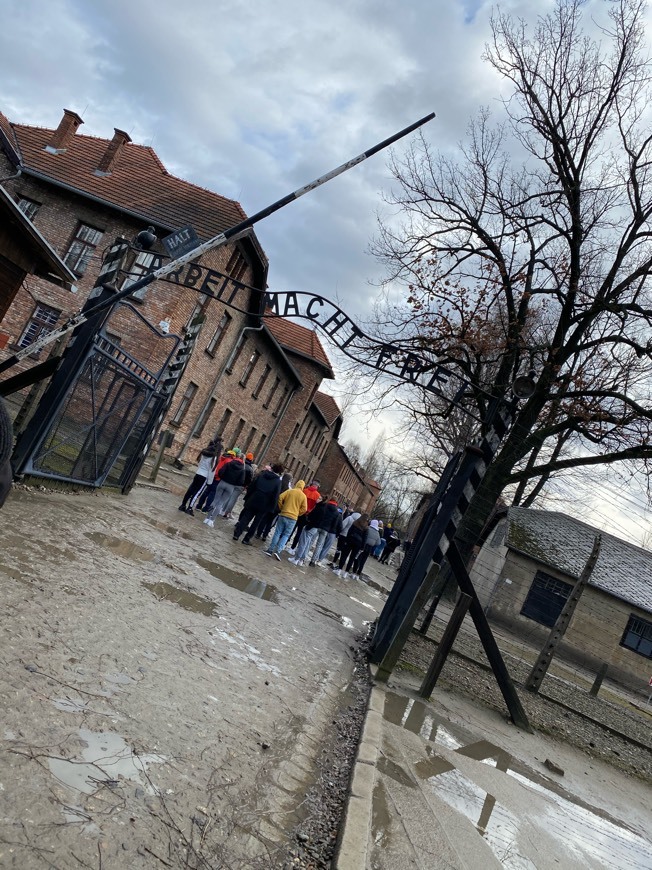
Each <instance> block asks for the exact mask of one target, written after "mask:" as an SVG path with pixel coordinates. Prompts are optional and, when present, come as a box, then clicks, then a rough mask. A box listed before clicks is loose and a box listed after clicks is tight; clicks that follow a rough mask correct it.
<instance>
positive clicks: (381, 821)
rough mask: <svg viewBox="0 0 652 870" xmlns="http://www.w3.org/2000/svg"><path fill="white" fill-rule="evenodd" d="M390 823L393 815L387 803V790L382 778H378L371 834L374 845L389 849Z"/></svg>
mask: <svg viewBox="0 0 652 870" xmlns="http://www.w3.org/2000/svg"><path fill="white" fill-rule="evenodd" d="M390 823H391V816H390V814H389V806H388V804H387V790H386V789H385V786H384V784H383V781H382V780H376V786H375V788H374V795H373V802H372V806H371V836H372V838H373V842H374V845H375V846H376V847H378V848H380V849H387V848H388V846H389V842H390V838H389V827H390Z"/></svg>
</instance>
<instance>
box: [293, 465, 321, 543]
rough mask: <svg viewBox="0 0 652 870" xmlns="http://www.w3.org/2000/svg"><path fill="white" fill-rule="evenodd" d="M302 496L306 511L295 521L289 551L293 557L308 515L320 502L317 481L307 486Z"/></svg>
mask: <svg viewBox="0 0 652 870" xmlns="http://www.w3.org/2000/svg"><path fill="white" fill-rule="evenodd" d="M303 494H304V495H305V497H306V501H307V502H308V510H307V511H306V512H305V514H303V516H301V517H299V519H298V520H297V525H296V529H295V533H294V540H293V541H292V544H291V546H290V549H289V551H288V552H289V553H290V555H292V556H294V554H295V552H296V549H297V547H298V546H299V540H300V538H301V533H302V532H303V530H304V529H305V527H306V523H307V522H308V514H309V513H310V511H311V510H312V509H313V508H314V506H315V505H316V504H317V502H319V501H321V496H320V495H319V481H318V480H313V482H312V483H311V484H310V486H307V487H306V488H305V489H304V491H303Z"/></svg>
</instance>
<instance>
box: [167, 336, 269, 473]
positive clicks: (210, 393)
mask: <svg viewBox="0 0 652 870" xmlns="http://www.w3.org/2000/svg"><path fill="white" fill-rule="evenodd" d="M264 328H265V324H264V323H263V324H261V325H260V326H245V327H243V329H241V330H240V333H239V335H238V338H237V339H236V342H235V344H234V345H233V348H232V349H231V353H230V354H229V356H228V358H227V360H226V362H225V363H224V365H223V366H222V368H221V369H220V371H219V373H218V375H217V377H216V378H215V380H214V381H213V385H212V387H211V388H210V390H209V391H208V396H207V397H206V401H205V402H204V405H203V407H202V409H201V411H200V412H199V414H197V416H196V417H195V422H194V423H193V425H192V428H191V430H190V432H189V433H188V437H187V438H186V440H185V441H184V444H183V447H182V448H181V450H180V451H179V453H178V454H177V456H176V457H175V459H174V465H176V466H177V468H183V462H182V461H181V460H182V459H183V457H184V456H185V453H186V450H187V449H188V446H189V445H190V442H191V440H192V438H193V435H194V434H195V431H196V430H197V423H198V422H199V420H201V418H202V415H203V413H204V412H205V410H206V408H208V405H209V402H210V400H211V399H212V398H213V394H214V393H215V390H216V389H217V388H218V386H219V384H220V381H221V380H222V377H223V375H224V372H225V371H226V370H227V369H228V368H229V366H230V365H231V364H232V362H233V359H234V357H235V352H236V350H237V349H238V345H239V344H240V342H241V341H242V339H243V337H244V334H245V332H261V330H263V329H264Z"/></svg>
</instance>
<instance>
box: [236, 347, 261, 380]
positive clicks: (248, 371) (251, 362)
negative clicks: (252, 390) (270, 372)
mask: <svg viewBox="0 0 652 870" xmlns="http://www.w3.org/2000/svg"><path fill="white" fill-rule="evenodd" d="M259 359H260V354H259V353H258V351H257V350H255V351H254V352H253V353H252V354H251V356H250V357H249V359H248V360H247V365H246V366H245V367H244V371H243V372H242V377H241V378H240V386H241V387H246V386H247V382H248V380H249V378H250V377H251V375H252V373H253V370H254V369H255V368H256V363H257V362H258V360H259Z"/></svg>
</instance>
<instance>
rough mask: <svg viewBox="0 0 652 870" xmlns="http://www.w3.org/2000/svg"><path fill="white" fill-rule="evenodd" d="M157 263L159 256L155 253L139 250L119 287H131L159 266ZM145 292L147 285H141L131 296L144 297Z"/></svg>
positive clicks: (135, 297) (133, 297)
mask: <svg viewBox="0 0 652 870" xmlns="http://www.w3.org/2000/svg"><path fill="white" fill-rule="evenodd" d="M159 265H160V258H159V257H158V256H157V255H156V254H151V253H150V252H149V251H139V252H138V255H137V256H136V259H135V260H134V261H133V263H132V264H131V266H130V267H129V274H128V275H127V277H126V278H125V279H124V281H123V282H122V287H121V289H122V290H124V289H125V288H126V287H131V285H132V284H135V283H136V281H138V279H139V278H142V277H143V275H148V274H149V273H150V272H153V271H154V269H157V268H158V267H159ZM146 292H147V287H141V288H140V290H136V292H135V293H133V295H132V296H131V298H132V299H144V298H145V293H146Z"/></svg>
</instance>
